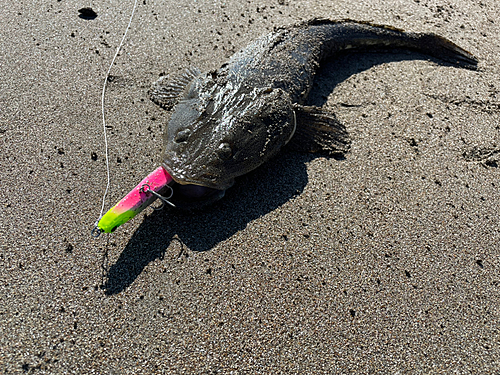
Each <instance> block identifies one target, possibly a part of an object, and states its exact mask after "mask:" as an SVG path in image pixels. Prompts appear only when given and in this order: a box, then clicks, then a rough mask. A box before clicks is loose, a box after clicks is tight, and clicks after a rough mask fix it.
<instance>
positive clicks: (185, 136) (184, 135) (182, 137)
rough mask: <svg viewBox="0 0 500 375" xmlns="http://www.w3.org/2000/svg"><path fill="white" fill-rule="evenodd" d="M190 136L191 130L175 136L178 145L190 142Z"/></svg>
mask: <svg viewBox="0 0 500 375" xmlns="http://www.w3.org/2000/svg"><path fill="white" fill-rule="evenodd" d="M190 134H191V131H190V130H189V129H184V130H181V131H179V132H178V133H177V135H176V136H175V142H176V143H182V142H186V141H187V140H188V138H189V135H190Z"/></svg>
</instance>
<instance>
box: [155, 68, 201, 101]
mask: <svg viewBox="0 0 500 375" xmlns="http://www.w3.org/2000/svg"><path fill="white" fill-rule="evenodd" d="M200 74H201V72H200V71H199V70H198V69H197V68H189V69H186V71H185V72H184V73H183V74H181V75H179V76H177V77H173V78H172V77H170V76H163V77H160V79H159V80H158V81H156V82H155V83H153V85H152V87H151V89H150V90H149V98H150V99H151V100H152V101H153V102H154V103H156V104H158V105H159V106H160V107H162V108H165V109H172V108H173V107H174V106H175V105H176V104H177V102H178V100H179V98H180V97H181V95H182V94H183V92H184V90H185V89H186V86H187V85H188V84H189V83H190V82H191V81H192V80H193V79H194V78H196V77H198V76H199V75H200Z"/></svg>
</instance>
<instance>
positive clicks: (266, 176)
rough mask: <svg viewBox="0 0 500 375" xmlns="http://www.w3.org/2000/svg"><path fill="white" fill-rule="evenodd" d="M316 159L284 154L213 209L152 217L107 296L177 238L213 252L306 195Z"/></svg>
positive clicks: (118, 266) (112, 273)
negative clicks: (309, 166) (253, 223)
mask: <svg viewBox="0 0 500 375" xmlns="http://www.w3.org/2000/svg"><path fill="white" fill-rule="evenodd" d="M314 157H315V156H314V155H307V154H299V153H294V152H284V153H282V154H281V155H280V156H278V157H277V158H275V159H274V160H272V161H271V162H269V163H267V164H266V165H264V166H262V167H260V168H258V169H257V170H256V171H254V172H252V173H250V174H248V175H245V176H242V177H240V178H239V179H237V181H236V184H235V186H234V187H232V188H231V189H228V191H227V192H226V196H225V197H224V198H222V200H220V201H218V202H216V203H214V204H213V205H211V206H209V207H208V208H205V209H203V210H198V211H192V212H183V211H172V210H168V211H167V209H165V212H163V210H162V211H157V212H153V213H152V214H150V215H148V216H147V217H146V218H145V219H144V221H143V223H142V224H141V225H140V227H139V228H138V229H137V231H136V232H135V233H134V234H133V236H132V238H131V239H130V241H129V242H128V244H127V246H126V247H125V249H124V250H123V252H122V253H121V254H120V257H119V258H118V260H117V261H116V263H115V264H113V265H111V267H110V268H109V270H108V272H107V275H106V276H107V280H106V282H105V284H104V285H103V289H104V290H105V293H106V294H108V295H112V294H117V293H120V292H121V291H123V290H124V289H126V288H127V287H128V286H129V285H131V284H132V283H133V282H134V280H135V279H136V278H137V277H138V276H139V275H140V274H141V272H142V271H143V270H144V268H145V267H146V266H147V265H148V264H149V263H150V262H152V261H154V260H156V259H158V258H160V259H161V258H163V256H164V254H165V250H166V249H167V248H168V247H169V244H170V243H171V242H172V241H173V240H175V239H178V240H179V241H180V242H181V243H182V245H183V247H187V248H189V249H190V250H192V251H197V252H201V251H207V250H210V249H212V248H213V247H214V246H215V245H217V244H218V243H219V242H221V241H224V240H226V239H227V238H229V237H231V236H232V235H234V234H235V233H236V232H238V231H240V230H242V229H244V228H245V227H246V226H247V224H248V223H249V222H251V221H253V220H255V219H257V218H259V217H261V216H263V215H265V214H267V213H269V212H271V211H273V210H275V209H276V208H278V207H279V206H281V205H283V204H284V203H286V202H287V201H289V200H290V199H291V198H292V197H294V196H296V195H298V194H300V193H301V192H302V191H303V190H304V187H305V186H306V184H307V181H308V179H307V168H306V163H307V162H308V161H310V160H312V159H313V158H314Z"/></svg>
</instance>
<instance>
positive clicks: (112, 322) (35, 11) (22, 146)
mask: <svg viewBox="0 0 500 375" xmlns="http://www.w3.org/2000/svg"><path fill="white" fill-rule="evenodd" d="M132 4H133V1H117V0H112V1H97V0H89V1H74V0H50V1H48V0H44V1H41V0H35V1H30V2H28V1H15V2H14V1H7V2H2V4H1V5H0V23H1V25H2V31H1V33H0V49H1V55H0V56H1V57H0V62H1V64H0V73H1V76H2V81H1V83H0V87H1V91H0V106H1V107H0V108H1V110H0V140H1V144H2V153H1V159H0V179H1V188H2V195H1V197H0V214H1V222H0V242H1V253H0V264H1V271H0V272H1V273H0V371H1V372H2V373H6V374H16V373H30V374H44V373H45V374H62V373H74V374H89V373H96V374H155V373H178V374H186V373H196V374H198V373H200V374H201V373H207V374H216V373H221V374H227V373H233V374H239V373H248V374H250V373H252V374H253V373H255V374H269V373H271V372H273V373H283V374H287V373H318V374H320V373H325V374H331V373H394V374H395V373H399V374H403V373H463V374H467V373H473V374H478V373H484V374H486V373H499V372H500V336H499V317H500V305H499V303H500V274H499V271H500V262H499V257H498V255H499V253H500V249H499V248H500V246H499V241H500V235H499V231H498V228H499V227H498V218H499V214H500V203H499V202H500V199H499V198H500V194H499V186H500V178H499V177H500V169H499V168H498V167H499V165H500V131H499V117H500V116H499V114H500V83H499V79H498V78H499V68H498V56H499V53H500V47H499V46H500V41H499V36H500V29H499V25H500V21H499V20H500V12H499V8H498V4H497V2H496V1H495V0H482V1H481V2H479V1H473V0H440V1H437V0H414V1H410V0H399V1H398V0H388V1H383V2H381V1H376V0H369V1H361V2H332V1H327V0H318V1H305V0H302V1H292V0H279V1H274V0H273V1H267V0H260V1H253V0H250V1H244V2H243V1H241V2H236V1H235V2H221V1H219V0H198V1H196V0H188V1H185V2H174V1H159V0H155V1H153V0H143V1H139V5H138V9H137V13H136V17H135V18H134V21H133V24H132V29H131V30H130V33H129V34H128V37H127V40H126V43H125V46H124V48H123V50H122V52H121V54H120V56H119V58H118V60H117V62H116V65H115V66H114V68H113V70H112V73H111V74H112V80H111V82H110V84H109V87H108V90H107V94H106V108H107V121H108V125H109V128H108V132H109V141H110V160H111V171H112V190H111V194H110V198H109V200H108V201H107V205H106V208H109V207H110V206H111V205H112V204H114V203H115V202H116V201H117V200H119V199H120V198H121V197H122V196H123V195H124V194H125V193H127V192H128V191H129V190H130V189H131V188H132V187H133V186H135V184H137V183H138V182H139V181H140V180H141V179H142V178H143V177H144V176H145V175H146V174H147V173H148V172H150V171H152V170H153V169H154V168H155V167H156V166H157V165H158V161H159V157H160V150H161V138H162V130H163V129H164V128H165V123H166V121H167V119H168V115H169V114H168V113H167V112H165V111H163V110H161V109H160V108H158V107H157V106H155V105H154V104H153V103H152V102H150V101H149V100H148V99H147V89H148V87H149V85H150V83H151V82H153V81H154V80H156V79H157V78H158V76H159V74H164V73H176V72H178V71H181V70H183V69H184V68H186V67H189V66H197V67H199V68H200V69H201V70H208V69H213V68H217V67H218V66H220V65H221V64H222V63H223V62H224V61H226V60H227V58H228V57H229V56H230V55H231V54H233V53H234V52H235V51H237V50H238V49H240V48H242V47H244V46H245V45H246V44H248V43H249V42H250V41H252V40H253V39H255V38H256V37H258V36H259V35H261V34H263V33H265V32H267V31H269V30H272V29H273V27H274V26H276V25H283V24H288V23H294V22H298V21H300V20H303V19H308V18H313V17H329V18H333V19H340V18H352V19H358V20H372V21H374V22H376V23H383V24H389V25H393V26H396V27H401V28H404V29H406V30H412V31H431V32H435V33H438V34H440V35H443V36H445V37H447V38H449V39H451V40H453V41H454V42H456V43H457V44H459V45H460V46H462V47H464V48H466V49H468V50H470V51H471V52H472V53H474V54H475V55H477V56H478V57H479V58H480V64H479V67H480V69H479V70H478V71H470V70H464V69H458V68H455V67H452V66H448V65H440V64H439V62H438V61H437V60H429V59H428V58H427V57H425V56H422V55H419V54H413V53H405V52H401V53H396V54H391V53H388V54H361V55H352V56H347V57H346V58H345V59H342V60H340V61H336V62H333V63H331V64H329V65H328V66H327V67H326V68H325V69H324V71H323V72H322V76H321V78H320V79H319V80H318V82H317V85H316V87H315V90H314V92H315V95H314V96H313V97H312V98H311V100H312V101H313V102H314V103H315V104H321V105H324V106H325V107H326V108H329V109H331V110H333V111H335V112H336V113H337V115H338V117H339V119H341V120H342V122H344V123H345V124H346V126H347V128H348V130H349V132H350V134H351V136H352V138H353V143H352V150H351V152H350V153H349V154H347V156H346V159H345V160H341V161H338V160H335V159H328V158H324V157H314V156H309V155H301V154H293V153H283V154H282V155H281V156H280V157H278V158H276V159H275V160H273V161H272V162H270V163H269V164H268V165H266V166H264V167H262V168H260V169H259V170H257V171H256V172H254V173H252V174H250V175H249V176H245V177H243V178H241V179H240V180H239V181H238V184H237V186H235V187H234V188H232V189H231V190H230V191H229V192H228V194H227V196H226V197H225V198H224V200H223V201H220V202H219V203H218V204H216V205H214V206H213V207H211V208H209V209H207V210H205V211H203V212H200V213H197V214H185V213H183V214H176V213H168V212H153V211H152V210H151V209H148V210H147V211H146V212H145V213H144V214H141V215H140V216H138V217H137V218H135V219H134V220H133V221H131V222H129V223H127V224H126V225H123V226H122V227H120V228H119V229H118V230H117V231H116V232H115V233H114V234H113V235H111V236H101V238H99V239H98V240H93V239H92V238H91V237H90V230H91V228H92V226H93V222H94V221H95V219H96V218H97V216H98V214H99V210H100V205H101V197H102V194H103V191H104V187H105V164H104V148H103V139H102V131H101V129H102V125H101V120H100V118H101V114H100V94H101V87H102V82H103V80H104V75H105V72H106V70H107V68H108V65H109V64H110V62H111V58H112V56H113V54H114V52H115V48H116V47H117V46H118V44H119V41H120V38H121V36H122V35H123V32H124V30H125V27H126V24H127V22H128V17H129V15H130V12H131V10H132ZM89 5H90V6H91V7H92V8H93V9H94V10H95V11H96V12H97V14H98V17H97V18H96V19H94V20H84V19H81V18H79V17H78V9H79V8H81V7H83V6H89Z"/></svg>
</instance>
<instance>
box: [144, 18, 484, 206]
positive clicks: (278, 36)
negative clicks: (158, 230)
mask: <svg viewBox="0 0 500 375" xmlns="http://www.w3.org/2000/svg"><path fill="white" fill-rule="evenodd" d="M401 48H402V49H409V50H414V51H419V52H422V53H424V54H427V55H430V56H434V57H437V58H439V59H441V60H444V61H447V62H450V63H453V64H456V65H458V66H464V67H470V68H474V67H475V65H476V64H477V59H476V58H475V57H474V56H473V55H472V54H470V53H469V52H467V51H465V50H464V49H462V48H460V47H458V46H457V45H455V44H454V43H452V42H450V41H449V40H447V39H445V38H442V37H440V36H438V35H435V34H423V33H411V32H404V31H403V30H399V29H396V28H393V27H390V26H383V25H374V24H371V23H367V22H356V21H351V20H344V21H331V20H326V19H314V20H310V21H307V22H303V23H301V24H298V25H293V26H286V27H281V28H277V29H276V30H275V31H273V32H271V33H269V34H267V35H264V36H262V37H260V38H259V39H257V40H256V41H254V42H253V43H252V44H250V45H249V46H247V47H246V48H244V49H243V50H241V51H240V52H237V53H236V54H235V55H233V57H232V58H231V59H230V60H229V61H228V62H227V63H225V64H224V65H222V66H221V68H220V69H218V70H215V71H211V72H207V73H200V72H199V71H198V70H196V69H190V70H188V71H187V72H186V73H185V74H183V75H182V76H180V77H177V78H174V79H170V78H168V77H162V78H161V79H160V80H159V81H158V82H156V83H155V84H154V85H153V87H152V89H151V91H150V97H151V99H152V100H153V101H154V102H155V103H157V104H159V105H160V106H162V107H164V108H166V109H172V108H173V113H172V115H171V118H170V120H169V122H168V125H167V127H166V130H165V133H164V151H163V157H162V166H163V167H164V168H165V170H166V171H168V173H169V174H170V175H171V176H172V178H173V180H174V181H175V182H176V183H177V184H178V185H179V188H178V192H176V191H175V190H174V197H184V198H186V199H185V200H186V201H189V200H192V201H194V202H196V203H198V202H203V201H213V200H216V199H218V198H220V197H221V196H222V195H223V193H224V191H225V190H226V189H227V188H229V187H231V186H232V185H233V183H234V179H235V178H236V177H238V176H241V175H244V174H246V173H248V172H250V171H252V170H254V169H255V168H257V167H259V166H260V165H262V164H263V163H265V162H266V161H268V160H269V159H271V158H272V157H273V156H275V155H276V154H277V153H278V152H279V151H280V150H281V149H282V148H283V146H285V145H286V144H287V143H289V142H291V141H293V145H294V147H295V148H296V149H299V150H302V151H309V152H322V153H326V154H335V153H339V152H346V151H347V150H348V149H349V137H348V135H347V132H346V130H345V127H344V126H343V125H342V124H340V123H339V122H338V121H337V120H336V118H335V115H334V114H332V113H328V112H325V111H323V110H322V109H320V108H317V107H311V106H305V105H304V103H305V102H306V99H307V97H308V95H309V92H310V89H311V87H312V83H313V80H314V77H315V75H316V73H317V71H318V69H319V67H320V65H321V63H322V62H323V61H324V60H325V59H328V58H332V57H334V56H335V55H337V54H338V53H340V52H342V51H345V50H352V51H361V52H362V51H369V50H387V49H401Z"/></svg>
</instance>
